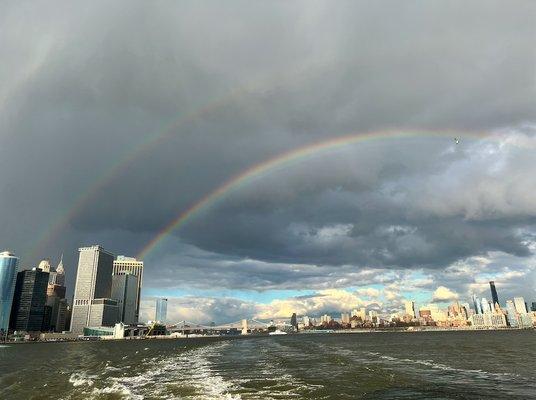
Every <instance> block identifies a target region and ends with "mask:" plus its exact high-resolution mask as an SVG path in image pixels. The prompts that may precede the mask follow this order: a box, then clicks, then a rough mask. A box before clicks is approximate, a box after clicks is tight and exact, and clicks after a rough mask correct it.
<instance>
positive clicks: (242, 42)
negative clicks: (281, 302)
mask: <svg viewBox="0 0 536 400" xmlns="http://www.w3.org/2000/svg"><path fill="white" fill-rule="evenodd" d="M456 5H457V6H453V5H452V4H451V3H449V4H448V5H441V4H436V3H430V4H428V3H427V4H422V3H420V2H419V3H417V2H415V3H414V2H404V3H400V4H393V3H384V2H375V3H374V4H370V3H367V2H357V3H340V4H337V5H334V4H333V3H328V2H318V3H314V4H311V3H310V2H293V3H262V4H261V3H251V2H236V3H231V4H226V5H225V6H223V5H221V4H219V3H216V2H214V3H212V4H208V3H204V4H200V3H196V2H184V3H181V4H180V5H178V4H173V5H171V4H167V5H166V4H164V3H151V4H147V3H143V2H128V3H127V2H123V3H122V2H119V3H115V4H109V3H108V2H100V1H96V2H91V4H85V5H84V6H77V5H75V4H73V3H69V4H67V3H66V4H65V5H63V6H61V5H58V6H57V7H52V8H51V7H50V6H49V4H48V3H46V2H37V3H33V4H32V6H31V7H30V6H29V5H25V4H21V3H12V4H7V5H5V7H4V10H3V13H2V15H1V16H0V58H1V59H2V60H5V61H4V62H3V63H2V66H1V67H0V138H1V140H2V146H0V209H1V210H2V216H3V225H4V226H6V227H7V229H3V230H2V231H0V245H1V246H4V247H10V248H12V249H14V250H15V251H16V252H17V253H18V254H22V255H27V252H28V251H29V250H30V249H31V248H33V247H34V245H35V242H36V241H37V240H38V237H39V236H41V235H42V234H43V233H44V234H45V236H46V235H47V234H49V232H50V226H51V225H52V224H53V223H54V222H55V221H57V220H58V219H59V218H60V216H61V215H63V214H64V213H65V212H66V210H68V209H69V208H70V207H71V206H72V204H74V203H76V202H77V201H79V199H80V198H84V196H85V195H84V193H85V192H86V191H88V190H90V191H91V189H90V188H91V187H92V185H93V184H94V182H95V181H96V180H99V179H103V177H106V176H108V174H110V171H111V170H113V168H114V165H116V164H117V163H118V162H119V163H120V161H121V160H122V159H124V158H128V157H129V156H128V154H131V153H133V152H136V148H137V147H138V146H139V145H141V144H142V143H146V142H148V141H151V139H152V138H155V137H156V136H158V135H159V134H160V133H162V132H168V135H167V136H166V137H165V138H163V139H162V140H161V141H159V142H157V144H155V145H153V146H146V150H145V151H143V152H142V153H141V154H140V155H139V156H137V157H135V158H134V159H133V160H132V161H130V163H128V165H126V166H125V167H124V168H121V169H120V170H119V172H115V173H114V175H113V176H112V177H111V178H109V179H108V178H106V179H105V183H102V184H101V185H99V186H98V188H97V190H94V191H93V192H91V193H92V194H91V197H90V201H87V202H86V203H83V205H82V206H81V207H80V209H79V211H78V212H77V213H76V215H74V217H73V218H72V219H71V220H70V221H69V223H68V224H67V226H65V227H64V229H63V230H62V231H61V232H60V234H59V235H58V236H57V237H54V238H51V240H49V241H48V242H46V243H45V244H43V245H42V248H40V251H41V252H43V253H44V254H42V255H43V256H53V255H54V254H59V253H61V251H66V252H67V253H69V254H67V257H66V261H67V263H69V264H70V265H75V264H76V254H75V251H74V249H75V248H76V247H77V246H78V245H82V244H88V242H101V243H103V244H104V245H106V247H108V248H110V249H112V250H113V251H116V252H118V253H127V254H134V253H136V252H137V251H138V250H139V249H140V248H141V247H143V244H144V243H146V242H147V241H148V240H150V238H151V237H153V236H154V235H155V234H156V233H157V232H158V231H159V230H161V229H162V227H164V226H165V225H166V224H167V223H168V222H169V221H170V220H171V219H172V218H173V217H175V216H176V215H177V214H178V213H179V212H180V211H181V210H185V209H187V208H188V207H189V206H191V205H192V204H194V203H195V202H196V201H198V200H199V199H200V198H202V197H203V196H204V195H206V194H207V193H209V192H210V191H211V190H213V189H214V188H216V187H218V186H219V185H220V184H221V183H222V182H224V181H225V180H227V179H228V178H229V177H231V176H233V175H235V174H238V173H240V172H241V171H244V170H245V169H247V168H249V167H250V166H252V165H255V164H257V163H258V162H260V161H262V160H266V159H269V158H270V157H273V156H275V155H277V154H281V153H282V152H285V151H288V150H290V149H293V148H297V147H300V146H303V145H304V144H308V143H312V142H314V141H319V140H327V139H330V138H333V137H335V136H339V135H342V134H347V133H349V132H363V131H374V130H381V129H386V128H394V129H396V128H408V129H409V128H420V129H433V130H439V129H447V128H457V129H461V130H466V129H475V130H490V131H491V130H496V129H499V128H504V127H509V128H512V129H513V130H515V129H518V128H519V127H523V126H525V125H527V123H528V125H529V126H530V123H531V122H532V121H534V119H535V118H536V114H535V110H536V107H535V106H536V104H535V100H534V99H535V98H536V96H535V94H536V93H535V85H534V70H535V58H534V45H533V44H534V39H535V38H536V28H535V25H534V24H533V20H534V17H535V16H536V8H535V7H534V5H533V4H530V3H518V5H517V6H516V7H512V6H511V5H505V4H504V3H502V2H476V3H471V4H466V3H461V2H460V3H457V4H456ZM28 27H31V29H29V28H28ZM200 109H202V110H204V111H202V112H199V110H200ZM196 110H197V112H196ZM189 115H190V116H191V115H195V117H194V118H192V117H188V116H189ZM169 127H171V129H168V128H169ZM505 135H506V134H505ZM515 135H517V134H513V135H510V136H515ZM521 135H522V136H523V135H524V136H525V137H527V138H529V139H530V137H531V135H532V134H531V133H530V132H529V133H527V132H522V133H521ZM529 139H527V140H529ZM462 144H463V146H460V147H461V148H462V149H464V150H462V149H457V150H453V151H450V150H449V151H446V149H450V147H451V146H452V143H451V142H450V139H448V138H447V139H445V140H444V141H442V140H435V139H433V140H431V139H423V138H414V139H407V140H406V141H384V142H375V143H367V144H362V145H359V146H355V147H352V148H348V149H344V150H340V151H334V152H330V153H327V154H324V155H322V156H321V157H317V158H314V159H312V160H309V161H307V162H304V163H301V164H298V165H292V166H291V167H289V168H288V169H287V170H283V171H275V172H274V173H273V174H271V175H270V176H267V177H263V178H262V179H259V180H257V181H255V182H253V183H252V184H251V185H250V186H247V187H245V188H243V189H242V190H240V191H238V192H235V193H233V194H232V195H231V196H229V197H228V198H227V199H226V200H225V201H223V202H221V203H218V204H217V205H216V206H215V207H214V208H212V209H210V210H206V211H205V212H204V213H203V214H202V215H200V216H199V217H198V218H197V219H195V220H193V221H191V223H190V224H189V225H187V226H185V227H184V229H183V230H181V231H178V232H176V234H175V236H174V237H172V238H171V239H170V240H171V241H172V242H173V243H179V245H176V246H175V247H174V246H164V247H162V249H165V251H164V250H162V249H161V250H160V251H155V253H153V254H152V258H150V260H148V261H150V262H151V263H158V264H159V265H161V266H162V268H160V269H157V268H155V270H154V271H153V273H154V274H155V275H154V282H157V281H158V280H166V279H172V276H174V275H166V273H167V272H166V271H167V269H166V268H167V266H168V265H167V264H165V263H164V262H163V261H160V260H168V259H174V260H178V261H176V263H177V267H180V268H184V269H185V270H186V271H187V273H186V272H185V274H184V275H182V277H184V278H186V277H187V276H190V278H188V279H193V280H194V281H195V280H196V279H198V277H199V274H200V272H198V270H199V271H203V270H204V268H206V271H208V273H209V274H211V275H213V276H216V277H217V278H218V279H219V280H220V281H221V282H222V285H224V286H233V285H235V286H238V287H241V285H244V286H246V285H250V286H253V287H259V288H267V287H270V288H274V287H293V283H292V279H297V276H296V275H293V274H292V273H290V274H286V273H284V271H285V270H286V269H287V268H288V265H292V264H304V265H306V264H307V265H308V264H312V265H314V267H313V266H311V267H310V269H311V270H313V271H314V272H303V273H301V275H300V274H298V275H300V276H299V280H300V282H302V283H303V284H308V285H311V286H314V287H321V283H319V282H320V281H321V280H322V279H324V281H325V282H327V281H330V280H331V279H340V280H341V281H340V282H351V281H352V280H353V279H359V275H358V276H357V277H355V276H353V275H352V273H356V274H359V273H360V271H361V270H362V269H364V268H365V269H366V268H380V269H384V268H391V269H393V270H396V269H401V268H420V267H427V268H435V269H441V268H445V267H447V266H448V265H449V264H451V263H452V262H455V261H457V260H460V259H463V258H466V257H470V256H474V255H485V254H487V253H488V252H490V251H502V252H505V253H510V254H513V255H516V256H520V257H527V256H529V255H530V249H529V247H528V246H527V244H526V240H527V237H529V236H530V235H532V234H533V232H534V216H535V212H536V209H535V203H534V200H533V198H532V197H533V196H532V195H531V194H532V193H533V192H534V190H533V189H534V187H533V186H534V180H533V179H532V177H533V175H534V174H533V172H534V163H533V161H534V156H533V154H534V150H533V149H532V150H530V149H529V150H527V149H525V150H523V149H520V150H515V151H514V150H512V149H511V148H508V147H504V148H501V149H500V152H501V153H500V154H502V155H501V156H497V157H499V158H501V162H502V164H497V163H496V162H495V161H494V160H493V159H490V158H489V157H487V158H486V156H485V155H483V154H485V150H486V149H485V148H479V147H478V146H479V145H478V144H477V145H475V146H474V147H472V146H471V145H470V144H466V142H465V141H463V143H462ZM464 146H465V147H464ZM472 152H474V154H477V156H475V155H474V154H473V153H472ZM478 155H481V156H478ZM479 157H480V158H479ZM496 168H499V169H498V172H497V170H496ZM453 176H454V177H457V178H459V179H456V178H453ZM344 226H351V229H349V230H348V231H347V232H346V233H339V234H336V235H335V234H334V231H333V230H334V229H335V230H336V229H339V228H341V227H344ZM326 230H328V231H329V230H331V231H330V232H331V233H332V234H333V235H332V236H333V237H330V238H329V240H328V238H327V237H326V236H325V235H324V236H322V234H325V233H326ZM184 243H189V244H191V245H192V246H196V247H198V248H201V249H203V250H205V251H207V252H212V253H213V254H215V255H214V258H215V261H214V263H213V264H217V261H218V260H229V259H238V260H242V259H244V258H246V259H247V258H249V259H253V260H257V261H256V266H255V267H252V268H251V269H248V268H249V266H246V265H247V263H243V262H242V261H240V263H241V265H242V264H243V265H242V266H241V267H238V268H237V269H238V270H240V271H241V272H240V273H241V274H243V275H242V277H243V278H242V282H240V281H239V279H238V277H239V276H240V275H239V274H233V272H227V270H225V269H221V268H220V269H218V268H219V267H214V266H213V265H212V264H209V265H208V266H206V267H205V266H202V265H200V263H199V262H198V263H194V262H193V261H192V260H189V259H188V257H185V258H183V259H181V254H180V251H181V250H182V249H183V247H182V246H181V244H184ZM40 256H41V255H40V254H36V255H34V256H33V258H29V257H28V256H26V258H25V259H24V260H23V263H24V264H31V263H35V262H36V261H37V260H38V257H40ZM201 260H203V261H204V260H205V258H204V256H202V257H201ZM261 261H262V262H265V263H266V264H267V265H270V267H266V266H265V267H263V268H260V267H259V265H260V264H259V263H260V262H261ZM174 262H175V261H174ZM189 265H196V266H195V269H194V268H193V267H189ZM274 265H277V267H274ZM222 271H223V272H222ZM251 271H254V272H251ZM335 271H337V272H335ZM351 271H353V272H351ZM303 275H305V277H304V276H303ZM309 275H310V276H309ZM307 276H309V277H307ZM350 284H351V283H350ZM337 285H338V284H337ZM341 285H342V283H341ZM341 287H342V286H341Z"/></svg>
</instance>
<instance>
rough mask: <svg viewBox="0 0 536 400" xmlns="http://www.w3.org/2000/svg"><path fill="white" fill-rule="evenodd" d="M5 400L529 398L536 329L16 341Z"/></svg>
mask: <svg viewBox="0 0 536 400" xmlns="http://www.w3.org/2000/svg"><path fill="white" fill-rule="evenodd" d="M7 346H8V347H1V348H0V399H10V400H11V399H56V398H57V399H530V398H536V331H534V330H531V331H507V332H430V333H367V334H341V335H335V334H331V335H330V334H324V335H322V334H315V335H294V336H290V335H289V336H278V337H273V336H272V337H257V338H237V339H219V338H214V339H211V338H202V339H178V340H140V341H111V342H84V343H32V344H16V345H15V344H12V345H7Z"/></svg>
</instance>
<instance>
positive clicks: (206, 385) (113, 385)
mask: <svg viewBox="0 0 536 400" xmlns="http://www.w3.org/2000/svg"><path fill="white" fill-rule="evenodd" d="M228 345H229V343H228V342H221V343H217V344H213V345H208V346H204V347H200V348H196V349H192V350H189V351H186V352H184V353H181V354H179V355H169V356H166V357H164V358H156V357H155V358H153V359H149V360H146V359H144V362H145V364H146V365H149V366H154V368H149V369H147V370H144V371H143V372H141V373H139V374H137V375H128V376H122V377H108V378H107V379H106V382H107V383H109V385H108V386H107V387H106V388H105V389H100V391H99V393H106V394H111V393H114V394H117V395H120V396H127V397H128V396H130V397H128V398H132V399H143V398H144V397H145V396H155V397H162V398H166V399H169V398H173V396H174V394H173V392H174V391H175V390H178V391H179V392H181V391H183V392H186V393H190V394H188V395H186V396H182V397H180V398H193V399H199V400H201V399H203V400H204V399H214V400H216V399H218V400H220V399H228V400H240V399H241V397H240V396H239V395H235V394H233V393H230V392H231V391H232V390H233V389H235V385H233V384H232V383H231V382H229V381H227V380H225V379H224V378H223V377H221V376H220V375H219V374H217V373H216V372H215V371H214V370H213V365H212V363H211V361H210V357H217V356H218V355H219V354H220V352H221V350H222V349H223V348H225V347H227V346H228ZM181 389H183V390H181ZM103 390H105V392H102V391H103ZM96 393H97V392H96ZM177 398H179V397H177Z"/></svg>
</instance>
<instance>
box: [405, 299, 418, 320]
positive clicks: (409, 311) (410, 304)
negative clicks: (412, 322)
mask: <svg viewBox="0 0 536 400" xmlns="http://www.w3.org/2000/svg"><path fill="white" fill-rule="evenodd" d="M404 307H405V309H406V315H409V316H410V317H411V318H415V317H416V316H417V315H415V302H414V301H409V300H408V301H405V302H404Z"/></svg>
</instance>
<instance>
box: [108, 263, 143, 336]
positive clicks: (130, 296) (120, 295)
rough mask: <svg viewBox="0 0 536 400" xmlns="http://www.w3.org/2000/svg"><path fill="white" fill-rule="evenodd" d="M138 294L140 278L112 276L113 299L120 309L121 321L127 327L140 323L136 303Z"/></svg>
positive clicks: (122, 275) (123, 274)
mask: <svg viewBox="0 0 536 400" xmlns="http://www.w3.org/2000/svg"><path fill="white" fill-rule="evenodd" d="M137 294H138V277H137V276H135V275H131V274H129V273H128V272H127V273H121V274H119V275H115V274H114V275H112V299H114V300H116V301H117V306H118V307H119V321H121V322H123V323H124V324H127V325H134V324H137V323H138V319H137V318H136V303H137V298H138V297H137Z"/></svg>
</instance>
